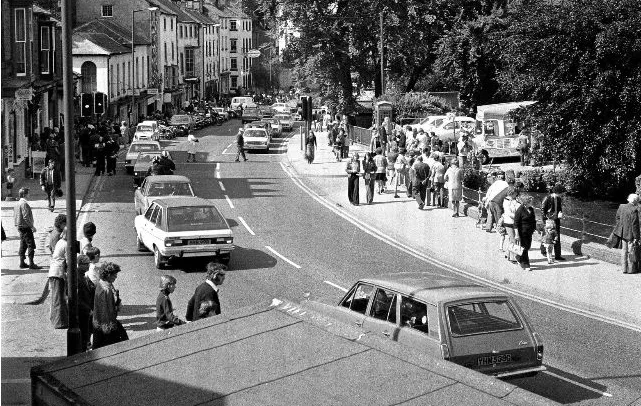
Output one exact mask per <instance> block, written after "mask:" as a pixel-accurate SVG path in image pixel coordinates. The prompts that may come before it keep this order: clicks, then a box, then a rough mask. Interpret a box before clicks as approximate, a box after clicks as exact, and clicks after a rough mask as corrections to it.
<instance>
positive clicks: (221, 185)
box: [218, 181, 225, 192]
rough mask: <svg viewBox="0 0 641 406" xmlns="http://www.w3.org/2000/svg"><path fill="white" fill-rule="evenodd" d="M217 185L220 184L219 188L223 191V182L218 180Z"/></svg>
mask: <svg viewBox="0 0 641 406" xmlns="http://www.w3.org/2000/svg"><path fill="white" fill-rule="evenodd" d="M218 186H220V190H222V191H223V192H224V191H225V185H223V182H221V181H218Z"/></svg>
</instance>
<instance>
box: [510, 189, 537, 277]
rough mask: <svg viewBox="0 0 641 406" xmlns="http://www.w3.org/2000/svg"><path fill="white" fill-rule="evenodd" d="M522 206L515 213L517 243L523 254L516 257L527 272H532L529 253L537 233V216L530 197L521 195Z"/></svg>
mask: <svg viewBox="0 0 641 406" xmlns="http://www.w3.org/2000/svg"><path fill="white" fill-rule="evenodd" d="M520 199H521V206H519V208H518V209H517V210H516V213H514V231H515V238H516V241H515V243H516V244H518V245H520V246H521V249H522V253H521V254H520V255H517V256H516V260H517V261H518V262H519V264H520V265H521V268H523V269H524V270H526V271H531V270H532V268H531V266H530V256H529V255H528V251H529V250H530V247H531V246H532V234H534V232H535V231H536V216H535V213H534V207H532V201H533V200H534V199H533V198H532V196H530V195H527V194H525V195H521V198H520Z"/></svg>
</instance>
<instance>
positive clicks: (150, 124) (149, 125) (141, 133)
mask: <svg viewBox="0 0 641 406" xmlns="http://www.w3.org/2000/svg"><path fill="white" fill-rule="evenodd" d="M159 139H160V129H159V128H158V123H157V122H156V121H143V122H142V123H139V124H138V125H137V126H136V132H135V133H134V141H142V140H151V141H158V140H159Z"/></svg>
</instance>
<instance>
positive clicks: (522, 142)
mask: <svg viewBox="0 0 641 406" xmlns="http://www.w3.org/2000/svg"><path fill="white" fill-rule="evenodd" d="M516 149H517V150H518V151H519V155H520V157H521V166H526V165H527V163H528V161H529V152H530V137H528V133H527V131H521V134H519V138H518V145H517V147H516Z"/></svg>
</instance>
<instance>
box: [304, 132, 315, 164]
mask: <svg viewBox="0 0 641 406" xmlns="http://www.w3.org/2000/svg"><path fill="white" fill-rule="evenodd" d="M317 147H318V146H317V145H316V135H315V134H314V131H310V132H309V136H308V137H307V138H306V139H305V159H306V160H307V163H308V164H311V163H312V162H314V156H315V155H316V148H317Z"/></svg>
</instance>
